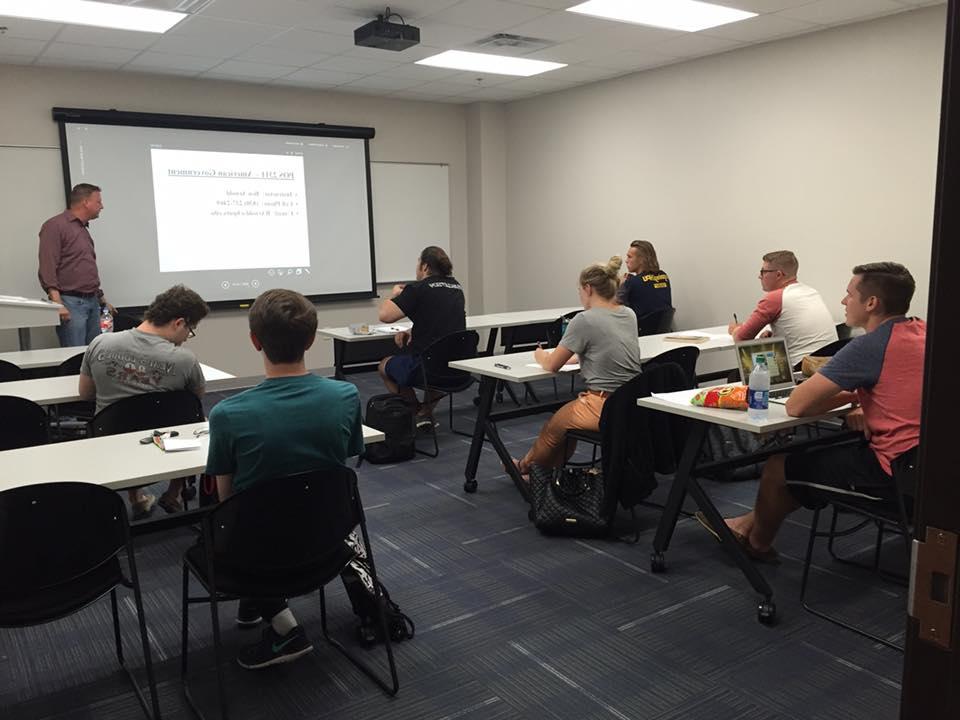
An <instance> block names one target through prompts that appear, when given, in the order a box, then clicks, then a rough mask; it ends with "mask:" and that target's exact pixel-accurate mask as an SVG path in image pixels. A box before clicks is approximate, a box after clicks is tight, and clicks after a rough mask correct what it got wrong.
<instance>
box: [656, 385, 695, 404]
mask: <svg viewBox="0 0 960 720" xmlns="http://www.w3.org/2000/svg"><path fill="white" fill-rule="evenodd" d="M701 389H702V388H692V389H690V390H677V391H676V392H668V393H650V397H655V398H657V399H658V400H666V401H667V402H672V403H676V404H677V405H689V404H690V398H692V397H693V396H694V395H696V394H697V393H698V392H700V390H701Z"/></svg>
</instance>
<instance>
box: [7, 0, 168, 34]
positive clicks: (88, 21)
mask: <svg viewBox="0 0 960 720" xmlns="http://www.w3.org/2000/svg"><path fill="white" fill-rule="evenodd" d="M3 15H6V16H8V17H18V18H27V19H29V20H46V21H49V22H58V23H66V24H68V25H93V26H94V27H105V28H113V29H114V30H137V31H140V32H152V33H165V32H166V31H167V30H169V29H170V28H172V27H173V26H174V25H176V24H177V23H178V22H180V21H181V20H183V19H184V18H185V17H187V15H186V13H178V12H172V11H170V10H154V9H152V8H142V7H134V6H130V5H114V4H113V3H105V2H93V1H92V0H0V16H3Z"/></svg>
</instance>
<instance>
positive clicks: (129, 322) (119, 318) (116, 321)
mask: <svg viewBox="0 0 960 720" xmlns="http://www.w3.org/2000/svg"><path fill="white" fill-rule="evenodd" d="M142 322H143V316H142V315H130V314H129V313H123V312H121V313H117V314H116V315H115V316H114V318H113V331H114V332H120V331H121V330H132V329H133V328H135V327H136V326H137V325H139V324H140V323H142Z"/></svg>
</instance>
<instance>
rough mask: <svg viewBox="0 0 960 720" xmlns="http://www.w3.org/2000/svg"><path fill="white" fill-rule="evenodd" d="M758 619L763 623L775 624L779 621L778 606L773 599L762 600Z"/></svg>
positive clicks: (758, 607)
mask: <svg viewBox="0 0 960 720" xmlns="http://www.w3.org/2000/svg"><path fill="white" fill-rule="evenodd" d="M757 620H758V621H759V622H760V624H761V625H768V626H769V625H773V624H774V623H776V622H777V606H776V604H775V603H774V602H773V600H761V601H760V604H759V605H758V606H757Z"/></svg>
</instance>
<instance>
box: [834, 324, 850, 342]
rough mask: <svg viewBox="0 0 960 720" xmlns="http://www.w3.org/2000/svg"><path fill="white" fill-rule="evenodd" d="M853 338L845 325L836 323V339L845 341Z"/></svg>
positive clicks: (848, 327)
mask: <svg viewBox="0 0 960 720" xmlns="http://www.w3.org/2000/svg"><path fill="white" fill-rule="evenodd" d="M852 336H853V330H852V329H851V327H850V326H849V325H847V324H846V323H837V337H838V338H840V339H841V340H847V339H849V338H851V337H852Z"/></svg>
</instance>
